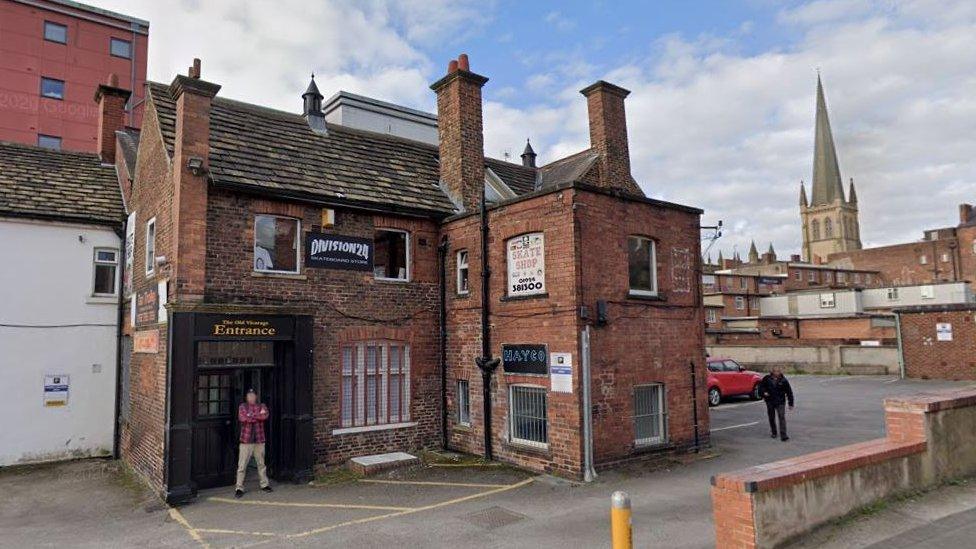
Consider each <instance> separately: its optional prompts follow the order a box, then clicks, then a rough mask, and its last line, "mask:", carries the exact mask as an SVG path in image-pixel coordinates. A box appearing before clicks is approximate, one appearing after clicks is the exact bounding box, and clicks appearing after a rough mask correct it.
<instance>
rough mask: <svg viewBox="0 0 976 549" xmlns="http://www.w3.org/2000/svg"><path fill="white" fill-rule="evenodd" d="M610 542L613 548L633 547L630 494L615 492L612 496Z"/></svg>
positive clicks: (624, 548)
mask: <svg viewBox="0 0 976 549" xmlns="http://www.w3.org/2000/svg"><path fill="white" fill-rule="evenodd" d="M610 501H611V507H610V542H611V547H612V548H613V549H633V548H634V535H633V532H632V528H633V522H632V520H631V515H630V496H629V495H627V492H620V491H617V492H614V493H613V497H612V498H610Z"/></svg>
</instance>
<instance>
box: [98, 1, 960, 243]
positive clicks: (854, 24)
mask: <svg viewBox="0 0 976 549" xmlns="http://www.w3.org/2000/svg"><path fill="white" fill-rule="evenodd" d="M89 1H90V3H93V4H96V5H98V6H101V7H105V8H108V9H112V10H116V11H121V12H123V13H128V14H131V15H134V16H137V17H141V18H144V19H148V20H149V21H150V23H151V28H150V51H149V76H150V78H151V79H154V80H159V81H163V82H169V81H170V80H171V79H172V77H173V75H174V73H176V72H182V71H185V70H186V69H185V68H186V66H187V65H189V62H190V60H191V59H192V58H193V57H200V58H202V59H203V72H204V78H206V79H208V80H211V81H214V82H217V83H219V84H221V85H222V86H223V89H222V90H221V92H220V93H221V95H222V96H225V97H232V98H235V99H241V100H246V101H251V102H255V103H259V104H263V105H268V106H274V107H278V108H281V109H285V110H290V111H297V110H298V109H299V108H300V101H301V99H300V97H299V96H300V94H301V92H302V91H303V90H304V88H305V85H306V84H307V78H308V73H309V72H311V71H315V73H316V75H317V77H316V80H317V81H318V82H319V87H320V88H321V89H322V92H323V93H324V94H325V95H326V96H328V95H331V94H332V93H334V92H335V91H338V90H340V89H342V90H347V91H352V92H357V93H362V94H366V95H370V96H374V97H377V98H381V99H386V100H389V101H394V102H398V103H401V104H405V105H408V106H412V107H416V108H421V109H425V110H431V111H432V110H433V99H434V98H433V94H432V92H431V91H430V90H429V89H428V85H429V84H430V83H431V82H433V81H434V80H436V79H437V78H439V77H440V76H442V75H443V73H444V71H445V67H446V63H447V61H448V60H449V59H450V58H452V57H455V56H456V55H457V54H458V53H460V52H467V53H468V54H469V55H470V57H471V64H472V69H473V70H474V71H476V72H479V73H481V74H484V75H485V76H488V77H489V78H490V81H489V82H488V84H487V86H486V87H485V100H486V103H485V152H486V153H487V154H488V155H490V156H495V157H503V156H504V155H505V153H506V152H507V153H510V154H511V155H512V158H513V159H517V155H518V154H519V152H521V148H522V146H523V144H524V142H525V138H526V137H531V138H532V143H533V145H534V146H535V148H536V151H537V152H538V153H539V155H540V160H541V161H549V160H552V159H555V158H559V157H560V156H563V155H566V154H569V153H573V152H576V151H578V150H581V149H583V148H586V147H587V146H588V134H587V129H586V112H585V110H586V109H585V103H584V100H583V98H582V96H580V95H579V93H578V90H579V89H581V88H583V87H584V86H585V85H587V84H589V83H591V82H593V81H594V80H597V79H600V78H604V79H607V80H610V81H612V82H614V83H616V84H619V85H622V86H624V87H626V88H628V89H630V90H632V92H633V93H632V94H631V96H630V97H629V98H628V100H627V110H628V124H629V133H630V143H631V146H630V150H631V156H632V162H633V169H634V176H635V177H636V178H637V180H638V182H640V184H641V186H642V187H643V189H644V191H645V192H646V193H647V194H648V195H649V196H653V197H656V198H661V199H665V200H670V201H675V202H680V203H684V204H689V205H694V206H698V207H701V208H703V209H704V210H705V211H706V213H705V217H704V222H705V223H706V224H708V223H714V222H715V221H717V220H719V219H721V220H723V221H724V223H725V225H726V231H725V234H724V236H723V237H722V238H721V239H720V240H719V242H718V243H717V244H716V245H715V247H714V248H713V252H712V253H713V254H714V255H717V252H718V250H719V249H722V250H723V251H724V252H725V254H726V256H728V255H729V254H730V253H731V251H732V250H733V248H734V247H737V248H738V250H739V251H740V252H742V253H743V254H744V253H745V251H746V250H747V249H748V245H749V241H750V240H751V239H753V238H755V240H756V242H757V244H758V245H759V246H760V248H762V249H765V247H766V246H768V244H769V242H772V243H773V244H774V245H775V247H776V250H777V252H779V253H780V255H781V256H782V255H784V254H789V253H791V252H793V253H796V252H797V251H798V249H799V239H800V234H799V222H798V217H799V215H798V206H797V201H798V196H799V193H798V187H799V182H800V180H801V179H803V180H806V181H807V182H809V180H810V174H811V170H812V151H813V119H814V92H815V84H816V70H817V68H820V70H821V72H822V74H823V80H824V87H825V89H826V94H827V103H828V106H829V110H830V117H831V124H832V126H833V130H834V138H835V141H836V143H837V147H838V154H839V156H840V163H841V172H842V175H843V177H844V179H845V182H846V180H847V179H848V178H849V177H853V178H854V180H855V183H856V185H857V192H858V198H859V200H860V206H861V228H862V239H863V240H864V244H865V245H866V246H873V245H881V244H889V243H895V242H902V241H908V240H915V239H918V238H920V237H921V231H922V230H923V229H925V228H931V227H935V226H947V225H951V224H954V223H955V216H956V211H957V210H956V207H957V204H959V203H960V202H963V201H973V200H976V131H974V130H976V2H973V1H971V0H898V1H895V0H887V1H869V0H818V1H813V2H777V1H774V0H737V1H733V0H716V1H713V2H690V1H680V0H659V1H656V2H634V4H635V5H633V6H628V5H626V3H625V2H620V1H613V2H611V1H605V2H568V1H567V2H552V3H543V2H525V1H524V0H512V1H507V0H475V1H447V0H401V1H396V2H393V1H391V2H382V1H373V2H368V1H348V2H344V1H338V0H336V1H332V0H329V1H326V0H315V1H308V0H274V1H270V0H267V1H265V0H251V1H248V2H239V1H236V0H233V1H232V0H179V1H177V0H89Z"/></svg>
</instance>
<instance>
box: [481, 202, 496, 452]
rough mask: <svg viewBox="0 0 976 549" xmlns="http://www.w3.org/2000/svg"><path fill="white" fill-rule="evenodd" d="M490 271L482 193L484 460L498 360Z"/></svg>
mask: <svg viewBox="0 0 976 549" xmlns="http://www.w3.org/2000/svg"><path fill="white" fill-rule="evenodd" d="M490 274H491V271H490V270H489V268H488V206H487V204H486V203H485V196H484V193H482V195H481V356H480V357H479V358H476V359H475V364H477V365H478V368H479V369H480V370H481V399H482V402H483V404H484V415H485V425H484V429H485V459H487V460H490V459H493V458H492V451H491V375H492V374H493V373H494V372H495V368H497V367H498V363H499V362H500V359H497V358H491V333H490V331H489V325H488V319H489V316H490V314H491V307H490V306H489V304H488V300H489V299H490V292H489V290H488V282H489V280H490Z"/></svg>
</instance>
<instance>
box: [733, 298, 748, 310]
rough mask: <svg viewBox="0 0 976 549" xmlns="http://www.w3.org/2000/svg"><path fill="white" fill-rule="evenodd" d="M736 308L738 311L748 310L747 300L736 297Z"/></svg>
mask: <svg viewBox="0 0 976 549" xmlns="http://www.w3.org/2000/svg"><path fill="white" fill-rule="evenodd" d="M735 308H736V310H738V311H744V310H745V308H746V298H744V297H742V296H741V295H737V296H735Z"/></svg>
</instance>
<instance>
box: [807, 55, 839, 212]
mask: <svg viewBox="0 0 976 549" xmlns="http://www.w3.org/2000/svg"><path fill="white" fill-rule="evenodd" d="M837 199H840V200H841V201H843V200H844V187H843V182H842V181H841V178H840V168H839V167H838V164H837V150H836V149H835V148H834V136H833V135H832V134H831V131H830V119H829V118H828V117H827V101H826V100H825V99H824V91H823V84H822V83H821V82H820V73H817V119H816V130H815V132H814V146H813V191H812V193H811V196H810V204H811V205H813V206H819V205H821V204H832V203H833V202H834V200H837Z"/></svg>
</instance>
